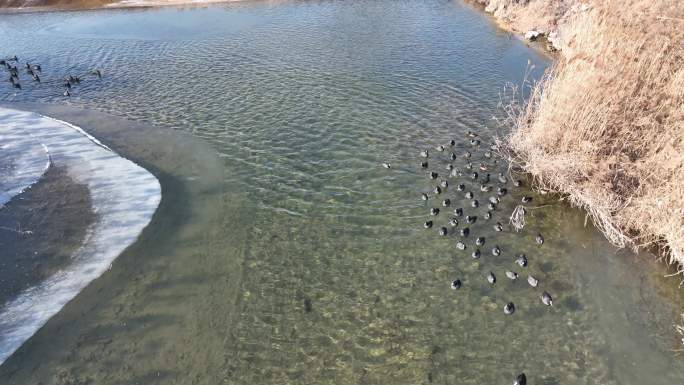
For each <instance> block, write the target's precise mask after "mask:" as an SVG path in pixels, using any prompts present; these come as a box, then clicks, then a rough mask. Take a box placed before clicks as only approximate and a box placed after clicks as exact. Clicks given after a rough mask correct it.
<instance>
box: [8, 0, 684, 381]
mask: <svg viewBox="0 0 684 385" xmlns="http://www.w3.org/2000/svg"><path fill="white" fill-rule="evenodd" d="M0 32H1V33H2V35H3V36H4V37H5V38H4V39H3V40H2V42H0V51H1V52H3V53H6V54H7V55H11V54H15V53H16V54H17V55H18V56H19V58H20V59H22V60H30V61H31V62H39V63H41V65H42V67H43V76H42V83H41V84H35V83H31V82H29V81H28V80H25V81H24V82H23V83H22V86H23V89H22V90H21V91H18V92H15V91H14V90H12V89H11V88H10V85H9V83H7V84H5V85H4V86H3V87H5V88H3V89H2V93H0V99H1V100H3V101H5V102H14V101H20V102H49V103H56V104H60V105H71V106H75V107H86V108H89V109H92V110H99V111H103V112H106V113H109V114H111V115H113V116H116V117H124V118H127V119H130V120H136V121H139V122H142V123H139V124H136V123H131V122H127V121H123V120H117V119H116V118H111V117H108V116H105V115H100V114H99V113H95V112H78V111H73V110H69V109H66V110H65V109H61V108H50V107H42V108H45V109H46V110H45V111H44V112H45V113H48V114H53V115H56V117H58V118H61V119H65V120H69V121H73V122H74V123H76V124H78V125H81V126H83V127H85V128H87V129H89V131H91V132H93V133H94V134H95V135H96V136H98V137H99V138H102V139H103V140H104V141H105V142H106V143H107V144H108V145H110V146H111V147H113V148H115V149H116V150H117V151H119V152H121V153H123V154H124V155H126V156H128V157H131V158H133V159H135V160H137V161H140V162H141V163H142V164H143V165H145V166H146V167H148V168H150V169H151V171H153V172H154V173H155V174H156V175H157V176H158V178H159V179H160V181H161V182H162V188H163V194H164V198H163V200H162V204H161V207H160V209H159V212H158V213H157V215H156V216H155V219H154V221H153V223H152V224H151V225H150V226H149V227H148V229H147V230H146V231H145V232H144V233H143V235H142V237H141V240H140V242H139V243H138V244H136V245H135V246H134V247H132V248H130V249H129V250H128V251H127V252H125V253H124V254H123V255H122V256H121V257H120V258H119V259H118V260H117V261H116V262H115V264H114V266H113V268H112V270H111V271H110V272H108V273H106V274H105V275H104V276H103V277H102V278H100V279H98V280H96V281H94V282H93V284H91V285H90V287H88V288H87V289H86V290H84V291H83V292H82V293H81V295H79V296H78V297H77V298H76V299H75V300H74V301H72V302H71V303H70V304H69V305H67V306H66V307H65V308H64V309H63V311H62V312H61V313H60V314H58V315H57V316H56V317H55V318H53V319H52V320H51V321H50V322H49V323H48V324H47V325H46V326H45V327H44V328H43V329H42V330H41V331H39V332H38V333H37V334H36V335H35V336H34V337H33V338H32V339H31V340H29V341H28V342H27V344H26V345H24V347H23V348H22V349H20V350H19V351H18V352H17V353H16V354H15V355H14V356H13V357H12V358H10V359H9V360H8V361H7V362H6V363H5V364H3V366H2V367H0V378H1V379H3V381H2V382H3V383H5V382H7V383H11V384H14V383H16V384H23V383H36V382H38V381H42V382H43V383H46V384H52V383H57V384H71V383H98V384H130V383H141V384H152V383H165V384H166V383H174V384H206V383H230V384H233V383H234V384H248V383H256V384H260V383H336V384H338V383H377V384H381V383H382V384H385V383H428V382H435V383H463V384H483V383H492V384H493V383H512V382H513V378H514V377H515V375H516V374H517V373H518V372H520V371H525V372H526V373H527V375H528V379H529V380H530V383H532V384H566V383H577V384H580V383H581V384H644V383H648V384H680V383H682V381H684V364H683V363H682V361H681V358H679V357H677V356H675V355H674V354H673V352H672V350H673V349H677V348H679V345H677V343H678V341H677V337H676V335H675V333H674V329H673V325H674V323H675V322H677V321H678V319H677V313H678V311H679V310H681V309H682V301H681V298H680V297H681V293H680V292H679V291H678V289H677V283H678V281H675V280H673V279H670V280H666V279H663V278H662V275H664V274H666V271H665V269H664V268H662V266H660V265H658V264H656V263H655V262H653V261H652V259H651V257H650V256H648V255H632V254H630V253H628V252H625V251H617V250H615V249H613V248H611V247H610V246H609V245H608V244H607V243H606V242H605V241H604V240H603V239H602V237H601V236H600V235H599V234H598V233H597V232H596V231H595V230H594V229H593V228H592V227H591V226H589V227H584V216H583V214H582V213H581V212H578V211H575V210H571V209H569V208H568V207H566V206H565V205H563V204H562V203H559V202H557V199H555V198H554V197H544V196H537V195H533V197H534V200H533V202H532V203H531V204H529V205H528V206H529V208H530V209H529V210H528V215H527V218H526V220H527V225H526V229H525V230H524V231H523V232H521V233H518V234H516V233H514V232H512V231H510V230H509V229H507V231H505V232H503V233H497V232H494V230H493V228H492V226H493V224H494V223H495V222H496V221H501V222H503V223H504V224H506V223H507V219H508V215H510V212H511V210H512V209H513V208H514V207H515V205H516V204H518V202H519V201H520V197H521V196H522V195H523V194H527V195H532V194H531V192H529V191H528V190H527V188H523V189H520V190H518V189H516V188H514V187H513V186H512V184H511V183H509V184H508V186H507V187H508V189H509V191H510V192H511V193H510V194H509V195H508V196H506V197H505V198H504V201H503V202H502V203H501V204H500V205H499V207H498V209H497V210H496V211H495V212H494V215H495V218H493V219H491V220H489V221H486V220H484V218H483V215H484V213H485V212H486V211H487V210H486V208H485V207H484V206H485V204H486V200H487V197H489V196H491V195H493V194H492V193H481V192H480V191H479V183H472V182H470V181H468V180H467V178H461V179H464V180H465V181H464V182H463V183H465V184H466V185H467V186H468V188H467V190H472V191H473V192H474V193H475V195H476V197H477V198H478V199H479V201H480V202H481V203H482V206H481V207H479V208H477V209H473V208H471V207H470V201H469V200H467V199H465V198H463V193H460V192H456V191H455V189H454V186H455V185H456V184H458V183H459V182H458V179H450V184H451V186H450V187H449V188H448V189H447V190H446V191H445V192H444V193H443V194H442V195H443V196H447V197H449V198H451V200H452V207H451V208H450V209H444V208H442V212H441V213H440V214H439V215H438V216H437V218H436V219H434V220H435V223H436V226H435V227H434V228H433V229H430V230H425V229H423V228H422V223H423V222H424V221H425V220H428V219H430V218H429V208H430V207H436V206H438V205H439V203H438V201H436V200H430V201H428V203H425V202H423V201H421V200H420V193H421V192H428V191H430V190H431V189H432V187H433V186H434V185H435V182H434V181H430V180H429V179H428V178H427V177H426V175H425V172H424V171H423V170H421V169H420V167H419V163H420V158H419V157H418V153H419V151H420V150H421V149H424V148H430V149H431V153H432V157H431V159H430V164H431V169H433V170H435V171H437V172H439V173H440V174H444V175H446V173H447V171H446V169H445V168H444V167H445V165H446V164H447V155H448V153H449V152H445V153H438V152H437V151H436V150H433V148H434V147H435V146H436V145H438V144H446V142H447V141H448V140H449V139H452V138H454V139H456V140H457V141H458V142H459V143H458V145H457V147H456V148H455V149H454V150H453V151H454V152H455V153H456V154H458V155H459V158H458V160H457V161H455V162H453V163H454V165H455V166H457V167H459V168H463V166H464V164H465V161H464V159H463V157H462V156H461V155H462V154H463V153H464V152H465V151H466V149H469V150H470V151H471V152H472V153H473V160H474V161H473V163H474V164H475V165H476V167H477V165H479V163H480V159H481V158H482V155H483V153H484V151H485V150H486V148H485V147H486V146H482V148H475V149H473V148H470V145H469V144H468V143H467V141H468V140H469V138H466V137H465V133H466V132H467V131H469V130H472V131H475V132H477V133H479V134H480V136H481V137H482V138H483V140H485V141H491V139H492V137H493V136H494V135H495V134H496V132H497V124H496V122H495V121H494V119H493V117H496V116H498V117H500V114H501V111H500V109H499V108H498V106H497V105H498V103H499V100H500V93H501V92H502V87H503V86H504V84H506V82H513V83H520V82H521V81H522V79H523V74H524V73H525V70H526V68H528V65H529V64H528V62H529V63H531V64H533V65H534V66H535V69H534V70H533V76H539V71H541V70H542V69H543V67H544V66H545V65H546V64H547V62H546V60H545V59H544V58H542V57H540V56H538V55H537V54H536V53H535V52H534V51H532V50H530V49H529V48H527V47H525V46H524V44H522V43H521V42H519V41H517V40H516V39H511V38H510V37H509V36H508V35H507V34H506V33H503V32H501V31H499V30H497V29H496V27H494V26H493V25H492V24H491V23H490V22H489V20H487V19H486V18H485V17H484V16H482V15H481V14H480V13H478V12H477V11H475V10H472V9H470V8H468V7H465V6H463V5H462V4H461V3H460V2H447V1H405V2H392V1H387V0H379V1H329V2H315V3H311V2H306V3H299V2H292V3H289V2H285V3H278V4H268V3H259V2H256V3H243V4H232V5H227V6H218V7H210V8H207V9H188V10H177V9H162V10H142V11H141V10H137V11H130V10H126V11H101V12H99V11H98V12H73V13H47V14H25V15H11V16H8V15H5V16H0ZM95 67H97V68H100V69H101V70H102V71H103V73H104V75H105V76H104V78H103V79H102V80H97V79H95V78H94V77H92V76H84V81H83V82H82V84H81V85H80V86H78V87H76V89H75V90H73V95H72V97H71V98H69V99H66V98H64V97H63V96H61V94H62V90H61V88H60V84H61V82H60V81H59V79H61V78H62V77H63V76H65V75H67V74H69V73H73V74H85V73H87V72H88V70H89V69H91V68H95ZM24 78H25V79H26V75H24ZM33 107H35V106H33ZM150 124H153V125H155V126H158V127H160V129H153V128H151V127H150V126H149V125H150ZM173 130H178V131H182V132H184V133H186V134H190V135H191V136H194V137H198V138H201V139H204V141H205V142H206V145H205V144H202V143H198V142H196V141H194V140H192V139H191V138H190V137H188V136H186V135H177V134H176V133H174V132H173ZM475 159H477V160H475ZM381 162H391V163H392V169H390V170H387V169H384V168H382V167H381V166H380V164H381ZM490 163H491V162H490ZM491 167H492V169H491V170H490V171H488V172H489V173H491V174H492V175H493V176H495V175H497V174H498V172H500V171H505V170H506V165H505V164H498V165H492V166H491ZM492 184H493V185H494V186H496V184H497V183H496V177H493V180H492ZM526 185H527V183H526ZM440 200H441V198H440ZM542 206H543V207H542ZM454 207H464V208H465V211H466V214H471V215H472V214H473V213H475V214H476V215H478V217H479V218H478V220H477V222H476V223H475V224H473V225H470V226H469V227H470V230H471V235H470V236H469V237H468V238H466V239H465V242H466V243H467V246H468V249H467V250H466V251H459V250H457V249H456V248H455V243H456V242H457V240H459V239H460V237H458V236H457V235H456V234H450V235H449V236H447V237H439V236H438V235H437V229H438V227H439V226H442V225H443V224H444V223H446V221H447V218H448V217H449V215H447V214H449V213H450V212H451V211H452V209H453V208H454ZM535 207H539V208H535ZM459 220H460V222H461V224H460V225H459V226H458V228H457V229H460V228H461V227H463V218H459ZM537 232H541V233H542V234H544V236H545V238H546V242H545V243H544V245H543V246H538V245H537V244H535V242H534V236H535V235H536V234H537ZM477 236H485V237H486V239H487V242H486V245H485V246H484V247H482V248H481V249H482V257H481V258H480V259H477V260H474V259H472V258H471V257H470V252H471V251H472V250H473V249H474V248H475V245H474V241H475V238H476V237H477ZM494 245H498V246H500V248H501V250H502V255H501V256H498V257H494V256H493V255H492V254H491V252H490V250H491V248H492V247H493V246H494ZM518 253H526V254H527V256H528V258H529V260H530V266H529V267H528V268H526V269H522V268H518V267H517V266H516V265H514V264H513V260H514V259H515V258H514V255H515V254H518ZM508 269H510V270H514V271H518V272H519V273H520V274H521V278H519V279H518V280H517V281H515V282H512V281H509V280H508V279H507V278H506V277H505V275H504V272H505V271H506V270H508ZM490 270H492V271H494V272H495V273H496V275H497V278H498V281H497V283H496V285H494V286H490V285H489V284H488V283H487V282H486V280H485V275H486V274H487V272H489V271H490ZM528 272H530V273H532V274H533V275H535V276H536V277H538V278H539V279H540V287H539V288H537V289H532V288H530V287H529V286H528V285H527V283H526V282H525V281H524V278H525V277H526V275H527V273H528ZM457 277H458V278H460V279H461V280H462V281H463V288H462V289H461V290H459V291H453V290H451V289H450V288H449V283H450V282H451V280H453V279H454V278H457ZM542 290H547V291H549V292H550V293H551V294H552V295H553V296H554V306H553V307H550V308H549V307H545V306H543V305H542V304H541V301H540V300H539V295H540V293H541V291H542ZM306 300H309V301H310V302H307V303H310V304H311V309H310V310H311V311H308V312H307V311H306V309H305V307H306V306H305V305H304V302H305V301H306ZM509 301H513V302H515V304H516V309H517V310H516V312H515V314H513V315H511V316H506V315H504V313H503V306H504V304H505V303H507V302H509Z"/></svg>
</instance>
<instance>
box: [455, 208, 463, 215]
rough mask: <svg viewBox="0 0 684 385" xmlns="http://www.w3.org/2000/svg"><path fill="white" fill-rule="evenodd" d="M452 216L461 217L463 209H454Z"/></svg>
mask: <svg viewBox="0 0 684 385" xmlns="http://www.w3.org/2000/svg"><path fill="white" fill-rule="evenodd" d="M454 215H456V216H457V217H460V216H463V209H462V208H460V207H458V208H455V209H454Z"/></svg>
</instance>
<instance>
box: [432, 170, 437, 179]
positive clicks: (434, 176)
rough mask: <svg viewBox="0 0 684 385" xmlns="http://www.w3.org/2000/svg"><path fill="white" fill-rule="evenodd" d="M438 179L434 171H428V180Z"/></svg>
mask: <svg viewBox="0 0 684 385" xmlns="http://www.w3.org/2000/svg"><path fill="white" fill-rule="evenodd" d="M438 177H439V174H437V173H436V172H434V171H430V179H437V178H438Z"/></svg>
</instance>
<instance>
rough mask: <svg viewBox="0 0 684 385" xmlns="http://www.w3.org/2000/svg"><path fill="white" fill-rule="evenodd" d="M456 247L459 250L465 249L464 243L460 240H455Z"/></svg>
mask: <svg viewBox="0 0 684 385" xmlns="http://www.w3.org/2000/svg"><path fill="white" fill-rule="evenodd" d="M456 248H457V249H459V250H465V249H466V244H465V243H463V242H461V241H458V242H456Z"/></svg>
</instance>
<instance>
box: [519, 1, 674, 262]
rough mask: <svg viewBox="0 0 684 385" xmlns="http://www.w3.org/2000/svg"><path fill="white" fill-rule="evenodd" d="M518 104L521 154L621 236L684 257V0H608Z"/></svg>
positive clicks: (620, 241)
mask: <svg viewBox="0 0 684 385" xmlns="http://www.w3.org/2000/svg"><path fill="white" fill-rule="evenodd" d="M566 39H567V40H566V45H567V47H566V48H565V49H564V51H563V55H562V57H561V58H559V60H558V62H557V63H556V64H555V66H554V67H553V68H552V69H551V70H550V71H549V72H548V73H547V74H546V77H545V78H544V79H543V80H542V81H541V82H539V83H538V84H536V85H534V87H532V89H531V91H530V92H531V96H530V98H529V99H528V101H527V102H526V103H525V104H524V105H520V106H516V105H512V106H509V111H510V112H511V114H512V121H513V126H514V129H513V131H512V133H511V134H510V136H509V137H508V138H507V143H508V146H509V149H510V151H511V153H512V154H513V161H514V162H516V164H517V165H518V166H520V167H521V168H522V169H523V170H525V171H527V172H530V173H531V174H532V175H533V176H534V177H535V182H536V184H537V185H538V186H540V187H541V188H545V189H549V190H553V191H557V192H560V193H562V194H564V195H566V196H567V197H568V200H569V201H570V202H571V203H573V204H574V205H576V206H579V207H581V208H584V209H585V210H587V212H588V213H589V215H590V216H591V218H592V219H593V222H594V223H595V224H596V226H597V227H598V228H599V229H600V230H601V231H602V232H603V233H604V234H605V235H606V237H607V238H608V239H609V240H610V241H611V242H613V243H614V244H615V245H617V246H620V247H624V246H631V247H634V248H638V247H641V246H647V245H653V244H664V245H666V246H667V250H666V255H667V256H668V257H669V258H670V261H678V262H679V263H680V264H682V263H684V183H683V182H682V181H683V180H684V56H683V55H684V2H680V1H677V0H651V1H645V0H622V1H618V0H605V1H602V2H596V3H595V6H594V7H593V8H591V9H590V10H588V11H586V12H581V13H577V14H575V15H573V17H572V20H570V27H569V29H568V36H567V37H566Z"/></svg>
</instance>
